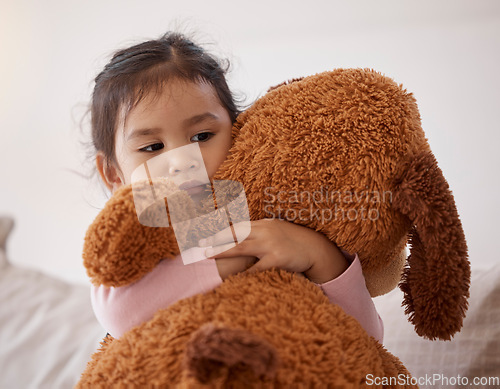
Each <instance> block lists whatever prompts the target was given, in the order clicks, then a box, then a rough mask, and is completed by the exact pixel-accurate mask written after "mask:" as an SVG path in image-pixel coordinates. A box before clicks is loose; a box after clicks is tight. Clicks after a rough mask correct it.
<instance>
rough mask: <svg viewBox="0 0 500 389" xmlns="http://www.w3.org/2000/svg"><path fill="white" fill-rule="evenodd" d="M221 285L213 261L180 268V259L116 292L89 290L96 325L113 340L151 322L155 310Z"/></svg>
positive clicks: (110, 289)
mask: <svg viewBox="0 0 500 389" xmlns="http://www.w3.org/2000/svg"><path fill="white" fill-rule="evenodd" d="M221 283H222V279H221V278H220V276H219V272H218V270H217V265H216V263H215V260H214V259H205V260H203V261H199V262H195V263H191V264H189V265H184V264H183V262H182V259H181V257H180V256H178V257H176V258H175V259H165V260H163V261H161V262H160V263H159V264H158V265H157V266H156V267H155V268H154V269H153V270H152V271H151V272H150V273H148V274H146V275H145V276H144V277H143V278H141V279H140V280H139V281H137V282H134V283H133V284H131V285H127V286H122V287H119V288H113V287H105V286H98V287H96V286H92V288H91V301H92V307H93V309H94V312H95V315H96V317H97V320H98V321H99V323H100V324H101V325H102V326H103V327H104V328H105V330H106V331H107V332H109V333H110V334H111V335H112V336H113V337H114V338H119V337H120V336H121V335H123V333H125V332H126V331H128V330H129V329H132V328H133V327H135V326H137V325H139V324H141V323H144V322H146V321H148V320H150V319H152V318H153V316H154V314H155V313H156V311H157V310H158V309H161V308H167V307H168V306H169V305H172V304H173V303H175V302H176V301H178V300H181V299H183V298H187V297H191V296H194V295H196V294H199V293H204V292H208V291H210V290H212V289H214V288H215V287H216V286H218V285H219V284H221Z"/></svg>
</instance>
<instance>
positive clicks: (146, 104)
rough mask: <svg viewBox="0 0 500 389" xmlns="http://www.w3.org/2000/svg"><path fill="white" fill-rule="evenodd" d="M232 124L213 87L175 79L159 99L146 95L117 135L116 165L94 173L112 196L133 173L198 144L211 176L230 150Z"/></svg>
mask: <svg viewBox="0 0 500 389" xmlns="http://www.w3.org/2000/svg"><path fill="white" fill-rule="evenodd" d="M231 129H232V123H231V119H230V117H229V114H228V112H227V111H226V109H225V108H224V107H223V106H222V105H221V103H220V101H219V98H218V97H217V94H216V92H215V90H214V89H213V87H212V86H211V85H209V84H207V83H203V82H202V83H195V82H186V81H181V80H173V81H172V82H169V84H168V85H167V86H165V87H164V89H163V91H162V92H161V94H160V95H158V96H153V95H150V96H146V97H145V98H144V99H143V100H142V101H141V102H140V103H139V104H137V105H136V106H135V107H134V108H133V109H132V110H130V112H129V114H128V115H127V116H126V117H125V118H122V120H120V121H119V123H118V126H117V129H116V135H115V152H116V161H117V164H116V165H118V166H115V164H114V165H113V166H106V164H105V162H104V156H103V155H100V154H98V156H97V160H96V162H97V168H98V170H99V172H100V174H101V177H102V178H103V180H104V182H105V183H106V185H107V186H108V188H109V189H110V190H111V191H113V192H114V191H115V190H116V189H118V188H119V187H120V186H122V185H128V184H130V183H131V175H132V172H133V171H134V170H135V169H136V168H137V167H138V166H139V165H141V164H143V163H144V162H146V161H147V160H149V159H150V158H153V157H155V156H157V155H159V154H162V153H164V152H166V151H170V150H172V149H175V148H178V147H181V146H185V145H188V144H190V143H195V142H197V143H199V146H200V150H201V154H202V156H203V160H204V163H205V168H206V171H207V173H208V177H210V178H211V177H213V175H214V174H215V172H216V171H217V169H218V168H219V166H220V165H221V163H222V162H223V161H224V160H225V159H226V156H227V154H228V151H229V148H230V147H231Z"/></svg>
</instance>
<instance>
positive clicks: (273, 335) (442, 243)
mask: <svg viewBox="0 0 500 389" xmlns="http://www.w3.org/2000/svg"><path fill="white" fill-rule="evenodd" d="M216 179H218V180H234V181H238V182H241V183H243V185H244V189H245V193H246V197H247V199H248V206H249V210H250V217H251V219H252V220H257V219H262V218H266V217H281V218H283V219H285V220H289V221H291V222H294V223H299V224H303V225H306V226H308V227H310V228H313V229H315V230H317V231H320V232H322V233H323V234H325V236H327V237H328V238H329V239H330V240H332V241H334V242H336V243H337V244H338V246H339V247H341V248H342V249H344V250H346V251H348V252H352V253H354V252H355V253H358V255H359V258H360V260H361V264H362V267H363V272H364V275H365V279H366V283H367V286H368V289H369V291H370V293H371V294H372V296H376V295H380V294H383V293H386V292H388V291H389V290H391V289H393V288H394V287H395V286H396V285H397V283H398V282H401V288H402V290H403V291H404V293H405V300H404V304H405V306H406V312H407V313H408V314H409V318H410V320H411V322H412V323H413V324H414V325H415V327H416V331H417V333H418V334H419V335H421V336H425V337H428V338H431V339H434V338H441V339H449V338H450V337H451V336H452V335H453V334H454V333H455V332H456V331H458V330H459V329H460V327H461V325H462V320H463V317H464V315H465V311H466V309H467V297H468V288H469V276H470V270H469V263H468V259H467V246H466V243H465V238H464V234H463V230H462V226H461V223H460V220H459V218H458V213H457V211H456V207H455V204H454V200H453V196H452V194H451V192H450V190H449V188H448V185H447V183H446V180H445V179H444V177H443V175H442V172H441V170H440V169H439V168H438V167H437V164H436V161H435V158H434V156H433V155H432V153H431V151H430V147H429V145H428V143H427V140H426V139H425V135H424V132H423V130H422V128H421V124H420V116H419V112H418V108H417V105H416V102H415V99H414V98H413V96H412V95H411V94H410V93H408V92H406V91H405V90H404V89H403V88H402V87H401V86H400V85H397V84H396V83H395V82H394V81H392V80H391V79H389V78H387V77H385V76H383V75H381V74H379V73H377V72H374V71H370V70H361V69H347V70H346V69H338V70H334V71H332V72H325V73H322V74H317V75H314V76H310V77H306V78H303V79H297V80H293V81H291V82H289V83H284V84H282V85H280V86H278V87H276V88H273V89H272V90H270V91H269V92H268V93H267V94H266V95H265V96H264V97H262V98H261V99H259V100H258V101H257V102H256V103H255V104H254V105H253V106H252V107H251V108H249V109H248V110H247V111H245V112H244V113H242V114H241V115H240V116H239V117H238V120H237V122H236V124H235V125H234V127H233V146H232V148H231V150H230V154H229V157H228V159H227V160H226V161H225V163H223V165H222V166H221V167H220V169H219V171H218V174H217V177H216ZM160 198H161V197H160ZM363 210H364V211H363ZM186 212H189V210H186ZM363 212H364V213H363ZM408 238H410V239H411V241H410V243H411V253H410V257H409V258H408V261H406V255H405V245H406V243H407V239H408ZM176 254H178V248H177V245H176V243H175V239H174V237H173V233H172V231H171V229H170V228H150V227H144V226H141V225H140V223H138V221H137V216H136V215H135V211H134V207H133V200H132V195H131V189H130V188H124V189H122V190H120V191H118V192H117V193H116V194H115V195H114V196H113V197H112V198H111V200H110V201H109V202H108V204H107V205H106V207H105V209H104V210H103V212H102V213H101V214H100V215H99V216H98V218H97V219H96V221H95V222H94V224H93V225H92V226H91V227H90V228H89V231H88V233H87V236H86V241H85V248H84V258H85V265H86V267H87V269H88V272H89V275H90V276H91V277H92V282H94V283H95V284H104V285H108V286H122V285H127V284H129V283H131V282H133V281H135V280H137V279H139V278H140V277H141V276H142V275H144V274H145V273H147V272H148V271H150V270H151V269H152V268H153V267H154V266H155V265H156V264H157V263H158V262H159V261H160V260H161V259H162V258H171V257H173V256H174V255H176ZM405 263H406V264H405ZM241 291H244V293H243V292H241ZM235 302H237V303H235ZM210 323H211V324H212V325H214V326H215V327H203V326H204V325H208V324H210ZM202 327H203V328H205V329H206V328H211V330H210V331H211V332H210V331H208V334H211V335H210V336H208V335H207V332H203V331H204V330H203V329H202ZM221 327H222V328H226V330H227V333H225V334H224V331H222V333H223V334H224V335H223V336H222V337H221V336H220V334H221V333H220V328H221ZM216 329H217V330H216ZM197 331H202V333H203V334H204V335H200V336H201V337H200V338H194V339H199V341H200V342H202V343H206V344H214V343H213V342H215V344H221V345H222V344H225V342H226V341H225V340H224V339H234V340H235V348H234V349H233V350H232V351H227V352H226V353H225V354H224V356H223V357H221V356H218V355H217V352H216V350H214V347H212V346H211V350H212V351H210V350H208V351H207V354H206V355H205V354H204V357H203V358H204V359H202V360H203V361H204V362H201V363H199V361H194V360H193V354H191V355H192V357H190V358H188V359H187V362H185V364H184V365H182V361H183V360H184V358H186V357H185V356H186V355H187V354H189V351H187V350H193V349H195V350H196V349H197V347H198V346H197V343H196V342H197V341H193V339H191V340H190V336H191V335H192V334H194V333H196V332H197ZM241 331H243V332H241ZM245 331H247V333H248V338H246V337H245V336H242V334H243V333H245ZM207 336H208V337H207ZM211 336H213V337H214V339H215V340H214V339H211V338H210V337H211ZM201 339H205V340H201ZM190 342H191V343H190ZM193 342H194V343H193ZM249 344H254V345H256V346H255V347H256V350H255V352H254V353H253V354H252V353H247V352H246V351H244V350H245V346H244V345H249ZM269 345H271V346H269ZM242 347H243V348H242ZM186 353H187V354H186ZM231 353H237V354H238V356H239V357H241V360H236V359H235V360H234V361H235V362H234V363H232V357H229V359H228V355H229V356H231V355H232V354H231ZM248 355H253V356H254V357H248ZM276 355H277V357H276ZM252 358H253V359H252ZM230 360H231V362H230ZM266 360H267V361H268V362H263V361H266ZM270 361H272V362H270ZM266 363H269V364H270V365H272V366H274V363H276V366H277V367H276V369H275V368H274V367H273V368H270V369H267V370H266V369H264V368H263V365H265V364H266ZM181 365H182V366H184V367H182V366H181ZM207 366H210V367H212V368H213V370H214V371H215V372H216V373H214V376H211V375H210V376H207V374H208V373H207ZM400 371H404V368H403V367H402V366H401V364H400V363H399V361H397V359H396V358H395V357H393V356H392V355H390V354H389V353H387V352H386V351H385V350H383V348H382V347H381V346H380V345H379V344H377V342H375V341H374V340H373V339H372V338H369V337H368V336H367V335H366V334H365V333H364V331H363V330H362V329H361V328H360V327H359V325H358V324H357V323H356V321H355V320H354V319H352V318H350V317H347V316H346V315H345V314H344V313H343V311H342V310H341V309H340V308H339V307H337V306H333V305H331V304H329V303H328V302H327V301H326V300H325V298H324V296H322V294H321V292H320V291H319V290H318V289H317V288H316V287H314V288H313V285H312V284H310V283H308V281H307V280H300V279H298V278H297V277H292V276H290V275H285V274H284V273H283V272H265V273H261V274H257V275H252V276H236V277H231V278H230V279H228V280H226V281H225V282H224V283H223V284H222V285H221V286H220V287H219V288H217V289H216V290H215V291H214V292H213V293H209V294H207V295H204V296H195V297H193V298H191V299H187V300H183V301H180V302H179V303H177V304H175V305H174V306H172V307H170V308H168V309H166V310H163V311H160V312H158V314H157V315H156V316H155V318H154V319H153V320H151V321H150V322H148V323H145V324H143V325H141V326H139V327H137V328H135V329H133V330H131V331H129V332H128V333H126V334H125V335H124V336H123V337H122V338H120V339H119V340H114V341H112V342H111V343H109V342H108V343H106V346H105V347H104V349H103V351H101V352H99V353H97V354H96V355H95V356H94V360H93V361H92V362H91V363H90V364H89V367H88V368H87V370H86V372H85V374H84V376H83V378H82V383H81V385H82V386H83V387H88V386H90V385H91V384H92V385H94V384H96V383H98V382H120V383H123V384H124V385H128V384H132V383H134V384H135V385H137V386H142V385H143V384H144V383H146V382H147V383H157V384H158V385H159V386H162V385H166V386H168V385H167V383H170V382H172V383H173V382H176V383H177V382H178V383H179V385H180V387H202V386H200V385H202V382H205V381H207V380H208V381H207V383H206V385H207V387H222V386H224V385H228V386H230V385H229V383H231V384H232V385H233V386H235V387H240V386H241V385H253V384H255V383H256V382H260V383H261V384H262V385H264V383H265V385H268V386H269V387H275V386H281V387H290V385H291V383H294V382H308V383H316V384H317V385H316V386H318V387H321V386H322V384H323V383H331V385H332V387H333V386H335V385H339V387H342V385H343V384H346V385H347V383H350V384H354V385H355V386H358V384H360V383H362V382H363V381H362V379H363V378H362V377H364V376H366V374H367V372H370V373H372V374H374V375H377V374H381V376H394V375H397V374H398V372H400ZM273 374H274V376H273ZM207 377H208V378H207ZM106 380H109V381H106ZM165 380H167V381H165ZM169 380H172V381H169ZM295 380H297V381H295ZM301 380H302V381H301ZM265 385H264V386H265ZM287 385H288V386H287ZM104 386H105V385H104ZM92 387H93V386H92Z"/></svg>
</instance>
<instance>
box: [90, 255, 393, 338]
mask: <svg viewBox="0 0 500 389" xmlns="http://www.w3.org/2000/svg"><path fill="white" fill-rule="evenodd" d="M346 258H347V259H348V260H349V261H350V262H351V264H350V265H349V267H348V268H347V269H346V270H345V271H344V273H342V274H341V275H340V276H339V277H337V278H335V279H333V280H330V281H328V282H326V283H324V284H320V285H318V286H319V287H320V288H321V289H322V290H323V292H324V293H325V295H326V296H327V297H328V299H329V300H330V302H331V303H333V304H338V305H339V306H341V307H342V308H343V309H344V311H345V312H346V313H347V314H349V315H351V316H353V317H354V318H355V319H356V320H358V322H359V323H360V324H361V325H362V326H363V328H364V329H365V330H366V332H367V333H368V334H369V335H371V336H373V337H374V338H375V339H377V340H378V341H379V342H380V343H382V340H383V331H384V330H383V323H382V319H381V318H380V316H379V315H378V313H377V310H376V309H375V305H374V304H373V301H372V299H371V296H370V294H369V293H368V290H367V288H366V284H365V279H364V277H363V273H362V271H361V264H360V262H359V258H358V256H357V255H356V256H354V257H349V256H347V255H346ZM221 283H222V279H221V278H220V276H219V272H218V270H217V265H216V263H215V260H214V259H205V260H203V261H199V262H195V263H191V264H189V265H184V264H183V262H182V259H181V257H180V256H177V257H176V258H175V259H169V260H163V261H161V262H160V263H159V264H158V265H157V266H156V267H155V268H154V269H153V270H152V271H151V272H149V273H148V274H146V275H145V276H144V277H143V278H141V279H140V280H139V281H137V282H135V283H133V284H131V285H127V286H122V287H119V288H113V287H106V286H98V287H96V286H92V288H91V300H92V307H93V308H94V312H95V315H96V317H97V320H98V321H99V323H100V324H101V325H102V326H103V327H104V328H105V329H106V331H108V332H109V333H110V334H111V335H112V336H113V337H114V338H119V337H120V336H121V335H122V334H123V333H125V332H126V331H128V330H129V329H132V328H133V327H135V326H137V325H139V324H141V323H144V322H146V321H148V320H150V319H152V318H153V316H154V314H155V313H156V311H158V309H162V308H167V307H168V306H169V305H171V304H173V303H175V302H176V301H179V300H181V299H183V298H187V297H191V296H194V295H196V294H199V293H204V292H208V291H210V290H212V289H214V288H215V287H216V286H218V285H220V284H221Z"/></svg>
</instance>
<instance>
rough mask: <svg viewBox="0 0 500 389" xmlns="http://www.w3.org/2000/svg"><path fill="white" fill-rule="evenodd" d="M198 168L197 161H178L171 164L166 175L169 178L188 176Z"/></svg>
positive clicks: (188, 159)
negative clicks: (180, 175)
mask: <svg viewBox="0 0 500 389" xmlns="http://www.w3.org/2000/svg"><path fill="white" fill-rule="evenodd" d="M199 167H200V163H199V161H198V160H196V159H193V158H187V159H178V160H176V161H175V163H172V164H171V165H170V167H169V169H168V173H169V175H170V176H171V177H174V176H177V175H179V174H188V173H191V172H195V171H196V170H198V168H199Z"/></svg>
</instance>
